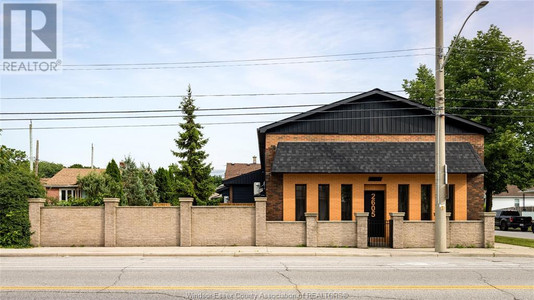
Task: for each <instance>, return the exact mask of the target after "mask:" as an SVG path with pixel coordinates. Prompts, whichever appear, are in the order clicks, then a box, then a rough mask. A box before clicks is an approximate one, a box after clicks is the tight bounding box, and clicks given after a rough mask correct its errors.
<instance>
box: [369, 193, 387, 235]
mask: <svg viewBox="0 0 534 300" xmlns="http://www.w3.org/2000/svg"><path fill="white" fill-rule="evenodd" d="M364 197H365V198H364V199H365V201H364V210H365V212H368V213H369V225H368V232H369V233H368V234H369V237H385V235H386V230H385V227H386V223H385V220H384V216H385V214H384V191H365V196H364Z"/></svg>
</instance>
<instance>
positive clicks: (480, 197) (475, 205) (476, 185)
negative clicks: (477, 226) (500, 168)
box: [467, 174, 484, 220]
mask: <svg viewBox="0 0 534 300" xmlns="http://www.w3.org/2000/svg"><path fill="white" fill-rule="evenodd" d="M483 211H484V174H478V175H473V174H468V175H467V219H468V220H478V219H479V217H480V213H481V212H483Z"/></svg>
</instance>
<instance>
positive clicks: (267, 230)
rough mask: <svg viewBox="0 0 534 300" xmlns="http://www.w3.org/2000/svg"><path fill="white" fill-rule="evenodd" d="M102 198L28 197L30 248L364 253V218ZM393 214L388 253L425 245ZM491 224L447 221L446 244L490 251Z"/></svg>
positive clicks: (425, 227)
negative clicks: (58, 200)
mask: <svg viewBox="0 0 534 300" xmlns="http://www.w3.org/2000/svg"><path fill="white" fill-rule="evenodd" d="M104 201H105V204H106V205H105V207H43V205H44V202H45V200H44V199H29V213H30V222H31V230H32V232H34V234H33V235H32V240H31V242H32V245H34V246H36V247H38V246H48V247H50V246H52V247H53V246H66V247H70V246H106V247H115V246H133V247H135V246H178V245H181V246H184V247H185V246H192V245H193V246H234V245H240V246H254V245H256V246H302V245H306V246H308V247H317V246H320V247H331V246H334V247H337V246H348V247H354V246H356V247H359V248H367V218H368V216H369V214H368V213H356V214H355V215H356V221H337V222H333V221H325V222H323V221H318V220H317V213H306V221H305V222H287V221H284V222H278V221H266V220H265V212H266V205H265V198H261V199H259V198H257V199H256V206H255V207H238V206H233V207H191V206H190V204H191V202H192V198H189V200H188V201H185V199H182V200H181V205H182V207H118V206H117V205H118V202H119V199H104ZM260 201H261V202H260ZM395 215H396V213H392V216H395ZM398 215H399V216H398V217H396V218H394V219H393V222H396V223H398V224H396V226H394V231H393V235H394V239H393V240H394V241H397V242H395V243H397V245H394V246H395V247H396V248H403V247H407V248H409V247H429V248H432V247H433V244H434V222H433V221H403V219H402V216H401V215H402V214H398ZM188 224H189V225H188ZM494 225H495V213H483V214H482V220H480V221H456V222H454V221H453V222H450V224H449V225H448V228H449V229H448V230H449V231H448V232H449V243H450V245H452V246H455V245H462V246H475V247H493V244H494V240H495V236H494V230H493V229H494ZM186 236H188V237H189V242H187V243H186V242H184V240H185V239H186Z"/></svg>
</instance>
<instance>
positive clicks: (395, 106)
mask: <svg viewBox="0 0 534 300" xmlns="http://www.w3.org/2000/svg"><path fill="white" fill-rule="evenodd" d="M385 101H388V102H385ZM389 101H391V102H389ZM434 128H435V120H434V116H432V112H431V111H430V110H427V109H422V108H421V109H419V108H416V107H414V106H412V105H408V104H406V103H402V102H400V101H394V100H391V99H388V98H383V97H382V96H380V95H375V96H374V97H369V98H367V99H362V100H359V101H357V102H354V103H347V104H343V105H339V106H336V107H334V108H331V109H329V110H326V111H324V112H318V113H315V114H312V115H310V116H308V117H305V118H303V119H300V120H295V121H292V122H288V123H286V124H281V125H280V126H277V127H274V128H272V129H270V130H269V132H270V133H297V134H298V133H301V134H432V133H434ZM445 130H446V133H447V134H469V133H473V129H472V128H466V126H465V124H463V126H462V124H460V123H459V122H457V121H455V120H451V119H448V120H447V122H446V125H445Z"/></svg>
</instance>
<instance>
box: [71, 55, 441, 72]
mask: <svg viewBox="0 0 534 300" xmlns="http://www.w3.org/2000/svg"><path fill="white" fill-rule="evenodd" d="M415 56H434V54H430V53H418V54H404V55H389V56H375V57H359V58H340V59H324V60H305V61H284V62H266V63H250V64H222V65H190V66H182V65H180V66H156V67H150V66H143V67H96V68H73V69H69V68H63V71H112V70H166V69H202V68H226V67H254V66H275V65H297V64H312V63H329V62H346V61H361V60H377V59H388V58H404V57H415Z"/></svg>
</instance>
